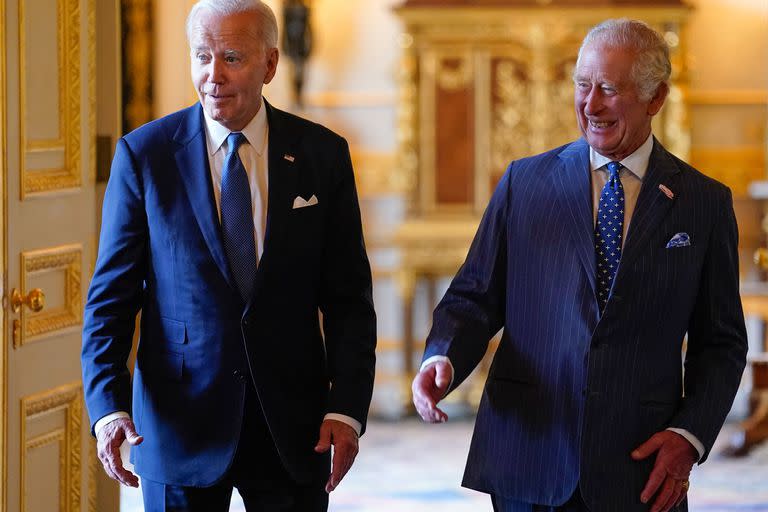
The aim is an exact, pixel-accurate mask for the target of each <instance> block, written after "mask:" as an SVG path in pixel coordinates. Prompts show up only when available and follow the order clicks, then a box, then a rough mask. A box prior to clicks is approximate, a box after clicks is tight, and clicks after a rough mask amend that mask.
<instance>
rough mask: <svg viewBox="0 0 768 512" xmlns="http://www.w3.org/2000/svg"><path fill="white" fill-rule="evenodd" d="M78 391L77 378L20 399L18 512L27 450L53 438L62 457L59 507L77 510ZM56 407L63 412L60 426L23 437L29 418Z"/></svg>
mask: <svg viewBox="0 0 768 512" xmlns="http://www.w3.org/2000/svg"><path fill="white" fill-rule="evenodd" d="M82 393H83V387H82V385H81V384H80V382H74V383H71V384H66V385H63V386H59V387H57V388H54V389H51V390H49V391H44V392H42V393H38V394H36V395H31V396H27V397H24V398H22V399H21V443H22V446H23V447H24V449H23V450H22V452H21V456H20V459H21V460H20V463H19V467H20V473H21V474H20V484H19V485H20V488H19V496H20V497H21V498H20V499H21V506H20V510H21V511H22V512H26V507H25V503H24V499H25V495H26V492H27V489H26V459H27V456H28V454H29V452H30V451H31V450H34V449H36V448H39V447H41V446H44V445H46V444H50V443H52V442H57V441H59V442H61V443H62V448H61V451H60V454H61V457H62V458H63V459H64V460H63V461H61V460H60V461H59V468H60V469H59V490H60V496H61V500H62V501H61V503H60V509H61V510H62V511H65V512H78V511H79V510H80V499H81V492H80V488H81V483H82V481H81V480H82V478H81V473H80V469H81V453H82V447H81V435H80V427H81V424H82V419H81V418H82V414H83V401H82V400H83V399H82ZM58 411H64V414H65V422H64V426H63V427H62V428H58V429H55V430H52V431H51V432H48V433H46V434H42V435H39V436H36V437H34V438H31V439H27V434H26V433H27V424H28V422H29V421H31V420H32V421H33V420H35V419H39V418H40V417H42V416H45V415H49V414H52V413H55V412H58Z"/></svg>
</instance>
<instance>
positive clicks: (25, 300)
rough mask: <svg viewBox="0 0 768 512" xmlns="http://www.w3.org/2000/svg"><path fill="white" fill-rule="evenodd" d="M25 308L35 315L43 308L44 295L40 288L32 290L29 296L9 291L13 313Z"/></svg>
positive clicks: (15, 290)
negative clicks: (22, 307)
mask: <svg viewBox="0 0 768 512" xmlns="http://www.w3.org/2000/svg"><path fill="white" fill-rule="evenodd" d="M25 305H26V306H27V307H28V308H29V309H31V310H32V311H33V312H35V313H39V312H40V311H42V310H43V308H44V307H45V294H44V293H43V290H41V289H40V288H33V289H32V290H31V291H30V292H29V294H27V295H26V296H25V295H22V294H21V292H20V291H19V290H17V289H16V288H14V289H13V290H12V291H11V309H13V312H14V313H18V312H19V311H21V306H25Z"/></svg>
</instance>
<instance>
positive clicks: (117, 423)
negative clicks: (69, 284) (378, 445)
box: [82, 0, 376, 512]
mask: <svg viewBox="0 0 768 512" xmlns="http://www.w3.org/2000/svg"><path fill="white" fill-rule="evenodd" d="M187 36H188V38H189V43H190V50H191V53H190V55H191V61H192V62H191V68H192V77H193V81H194V84H195V87H196V88H197V92H198V95H199V98H200V104H198V105H195V106H193V107H190V108H187V109H185V110H182V111H180V112H176V113H174V114H171V115H169V116H167V117H164V118H162V119H159V120H157V121H154V122H152V123H149V124H147V125H145V126H143V127H141V128H139V129H138V130H136V131H134V132H132V133H130V134H128V135H126V136H125V137H123V138H121V139H120V140H119V141H118V144H117V150H116V153H115V157H114V161H113V165H112V172H111V176H110V179H109V184H108V186H107V191H106V196H105V199H104V214H103V224H102V231H101V241H100V246H99V256H98V261H97V264H96V269H95V273H94V277H93V281H92V283H91V286H90V290H89V293H88V301H87V306H86V314H85V325H84V332H83V349H82V365H83V380H84V385H85V397H86V403H87V406H88V412H89V415H90V417H91V421H92V424H93V427H94V431H95V434H96V436H97V440H98V452H99V457H100V459H101V461H102V463H103V465H104V468H105V470H106V472H107V473H108V474H109V475H110V476H111V477H113V478H115V479H116V480H119V481H120V482H122V483H124V484H126V485H131V486H136V485H138V483H139V479H138V478H137V477H136V476H135V475H134V474H132V473H130V472H129V471H127V470H126V469H124V468H123V465H122V461H121V460H120V454H119V446H120V444H121V443H122V442H123V441H124V440H127V441H128V442H129V443H130V444H131V445H133V450H132V453H131V456H132V460H133V463H134V465H135V470H136V473H138V475H140V477H141V487H142V491H143V496H144V504H145V510H147V511H152V512H154V511H205V512H216V511H222V512H223V511H226V510H229V501H230V497H231V494H232V489H233V487H236V488H237V489H238V490H239V492H240V494H241V495H242V497H243V500H244V502H245V505H246V509H247V510H249V511H270V512H271V511H293V512H312V511H325V510H326V509H327V506H328V493H329V492H330V491H332V490H333V489H334V488H335V487H336V486H337V485H338V484H339V482H340V481H341V479H342V478H343V476H344V475H345V473H346V472H347V470H349V468H350V466H351V465H352V462H353V460H354V458H355V455H356V454H357V450H358V441H357V440H358V436H359V435H360V434H362V432H363V430H364V429H365V423H366V416H367V413H368V406H369V402H370V398H371V392H372V387H373V372H374V359H375V355H374V349H375V343H376V318H375V314H374V310H373V303H372V298H371V272H370V267H369V263H368V259H367V257H366V253H365V247H364V243H363V236H362V229H361V223H360V211H359V207H358V200H357V196H356V192H355V183H354V177H353V172H352V166H351V163H350V156H349V150H348V147H347V143H346V141H345V140H344V139H343V138H341V137H339V136H338V135H336V134H334V133H333V132H331V131H330V130H327V129H326V128H323V127H322V126H319V125H317V124H314V123H310V122H308V121H305V120H303V119H300V118H298V117H295V116H292V115H289V114H287V113H285V112H281V111H280V110H278V109H276V108H273V107H272V106H270V105H269V103H267V102H266V101H264V100H263V98H262V87H263V85H264V84H266V83H269V82H270V81H271V80H272V78H273V76H274V75H275V70H276V67H277V61H278V50H277V47H276V46H277V24H276V21H275V16H274V14H273V13H272V11H271V10H270V8H269V7H268V6H267V5H266V4H264V3H262V2H261V1H259V0H201V1H200V2H198V3H197V4H196V5H195V6H194V7H193V8H192V10H191V12H190V15H189V18H188V20H187ZM139 310H140V311H141V340H140V342H139V346H138V353H137V360H136V367H135V371H134V374H133V395H132V398H131V382H130V375H129V372H128V369H127V367H126V360H127V357H128V354H129V352H130V349H131V339H132V334H133V325H134V319H135V317H136V314H137V312H138V311H139ZM319 312H322V329H321V325H320V323H321V322H320V315H319ZM131 407H132V408H131ZM129 412H130V413H131V414H129ZM134 422H135V424H134ZM331 446H333V448H334V450H333V459H332V461H331V455H330V453H331V452H330V448H331ZM331 462H332V464H331Z"/></svg>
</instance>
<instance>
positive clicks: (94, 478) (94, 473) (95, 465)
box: [88, 438, 99, 512]
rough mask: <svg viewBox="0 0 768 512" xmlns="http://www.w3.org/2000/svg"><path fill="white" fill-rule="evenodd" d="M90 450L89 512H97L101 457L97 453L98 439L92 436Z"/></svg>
mask: <svg viewBox="0 0 768 512" xmlns="http://www.w3.org/2000/svg"><path fill="white" fill-rule="evenodd" d="M89 447H90V449H89V450H88V512H96V505H97V503H98V494H97V486H98V474H99V458H98V457H97V455H96V440H95V439H93V438H91V442H90V443H89Z"/></svg>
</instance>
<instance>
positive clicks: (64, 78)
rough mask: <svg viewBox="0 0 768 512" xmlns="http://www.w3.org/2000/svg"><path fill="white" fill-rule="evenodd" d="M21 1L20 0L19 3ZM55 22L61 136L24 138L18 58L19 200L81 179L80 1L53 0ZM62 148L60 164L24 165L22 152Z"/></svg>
mask: <svg viewBox="0 0 768 512" xmlns="http://www.w3.org/2000/svg"><path fill="white" fill-rule="evenodd" d="M23 4H24V2H22V3H21V5H22V6H23ZM57 9H58V16H57V25H58V31H59V36H58V38H57V45H58V47H59V58H58V77H59V88H60V89H59V96H60V98H61V101H60V102H59V113H58V115H59V119H60V120H61V123H60V124H61V130H62V131H63V134H62V135H63V137H61V140H55V141H35V140H27V133H26V128H25V127H24V119H26V105H27V98H26V96H27V91H26V85H25V84H26V73H27V70H26V64H25V58H24V55H23V51H24V50H23V45H22V55H21V59H20V70H19V74H20V77H21V84H22V86H21V102H20V103H21V105H20V106H21V130H20V133H21V137H20V140H21V155H22V162H23V163H22V166H21V190H20V196H21V200H24V199H26V198H27V197H28V196H30V195H35V194H40V193H44V192H52V191H56V190H62V189H70V188H76V187H79V186H80V185H81V183H82V170H81V168H80V163H81V156H82V155H81V138H80V122H81V112H80V108H81V95H82V92H81V91H80V83H81V82H80V69H81V57H80V48H81V45H80V1H79V0H57ZM19 28H20V32H21V33H22V40H25V39H26V38H28V37H29V36H30V34H27V31H26V27H25V22H24V13H23V9H22V17H21V23H20V27H19ZM62 142H63V149H64V166H63V168H54V169H28V168H27V164H26V159H27V158H26V156H27V154H29V153H30V152H31V151H36V152H37V151H60V150H61V143H62Z"/></svg>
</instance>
